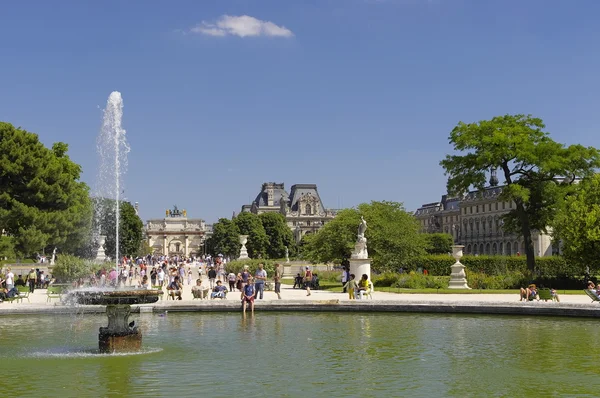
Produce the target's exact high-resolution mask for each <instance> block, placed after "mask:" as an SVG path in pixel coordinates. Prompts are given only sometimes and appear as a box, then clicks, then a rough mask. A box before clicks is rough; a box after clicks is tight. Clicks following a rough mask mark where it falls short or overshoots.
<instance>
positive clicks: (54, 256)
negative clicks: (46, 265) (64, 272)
mask: <svg viewBox="0 0 600 398" xmlns="http://www.w3.org/2000/svg"><path fill="white" fill-rule="evenodd" d="M55 261H56V247H55V248H54V250H52V258H51V259H50V265H54V262H55Z"/></svg>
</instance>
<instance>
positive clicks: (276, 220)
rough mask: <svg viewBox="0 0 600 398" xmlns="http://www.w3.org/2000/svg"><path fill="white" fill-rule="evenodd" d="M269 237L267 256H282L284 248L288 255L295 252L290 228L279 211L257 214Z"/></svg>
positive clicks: (294, 243)
mask: <svg viewBox="0 0 600 398" xmlns="http://www.w3.org/2000/svg"><path fill="white" fill-rule="evenodd" d="M258 218H259V219H260V222H261V223H262V226H263V228H264V229H265V233H266V234H267V237H268V239H269V245H268V246H267V257H268V258H284V257H285V248H286V247H287V248H288V251H289V255H290V256H293V255H295V253H296V241H295V240H294V234H293V233H292V230H291V229H290V228H289V227H288V226H287V223H286V220H285V217H284V216H283V215H282V214H280V213H262V214H260V215H259V216H258Z"/></svg>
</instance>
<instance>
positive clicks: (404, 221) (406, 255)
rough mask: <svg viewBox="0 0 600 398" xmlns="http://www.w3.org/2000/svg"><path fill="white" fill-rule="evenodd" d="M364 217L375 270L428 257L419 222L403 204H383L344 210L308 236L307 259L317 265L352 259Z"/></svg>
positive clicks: (305, 243)
mask: <svg viewBox="0 0 600 398" xmlns="http://www.w3.org/2000/svg"><path fill="white" fill-rule="evenodd" d="M361 216H363V217H364V218H365V220H366V221H367V224H368V228H367V231H366V233H365V237H366V238H367V249H368V252H369V256H370V257H371V258H372V259H373V263H372V264H373V268H374V269H376V270H379V271H386V270H396V269H398V268H399V267H400V266H402V265H404V264H407V263H408V262H410V260H411V259H413V258H415V257H417V256H421V255H423V254H425V247H426V242H425V238H424V234H421V233H419V228H420V227H419V223H418V221H417V220H416V219H415V218H414V217H413V215H412V214H410V213H408V212H407V211H406V210H405V209H404V207H403V206H402V204H401V203H397V202H387V201H383V202H371V203H362V204H360V205H359V206H358V208H357V209H344V210H341V211H340V212H339V213H338V214H337V216H336V217H335V218H334V219H333V220H332V221H330V222H328V223H327V224H325V226H323V228H321V229H320V230H319V231H318V232H317V233H316V234H314V235H313V236H310V235H309V236H306V237H305V240H304V242H303V252H302V253H303V256H304V257H305V258H307V259H309V260H311V261H313V262H331V261H334V262H338V263H340V262H341V261H343V260H345V259H348V258H350V255H351V253H352V251H353V249H354V244H355V242H356V239H357V233H358V225H359V222H360V217H361Z"/></svg>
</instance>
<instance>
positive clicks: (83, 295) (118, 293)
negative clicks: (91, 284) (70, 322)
mask: <svg viewBox="0 0 600 398" xmlns="http://www.w3.org/2000/svg"><path fill="white" fill-rule="evenodd" d="M69 294H70V295H72V296H73V298H74V299H75V302H77V304H86V305H116V304H148V303H156V302H157V301H158V299H159V298H160V295H162V294H163V291H162V290H157V289H153V290H146V289H138V290H75V291H72V292H70V293H69Z"/></svg>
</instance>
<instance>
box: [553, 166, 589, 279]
mask: <svg viewBox="0 0 600 398" xmlns="http://www.w3.org/2000/svg"><path fill="white" fill-rule="evenodd" d="M552 229H553V236H554V239H555V240H557V241H559V242H560V245H561V247H562V253H563V255H564V257H565V259H566V260H567V261H568V262H569V263H572V264H573V265H576V266H578V267H580V269H581V270H582V271H583V270H584V269H585V267H586V266H589V267H590V268H591V269H592V270H595V271H597V270H598V269H599V268H600V260H599V259H600V175H598V174H596V175H594V176H592V177H589V178H586V179H584V180H583V181H582V182H581V183H580V184H577V187H576V189H575V192H574V193H573V194H571V195H569V196H568V197H566V198H565V200H564V203H563V204H562V205H561V206H560V209H559V211H558V212H557V214H556V217H555V218H554V220H553V222H552Z"/></svg>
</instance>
